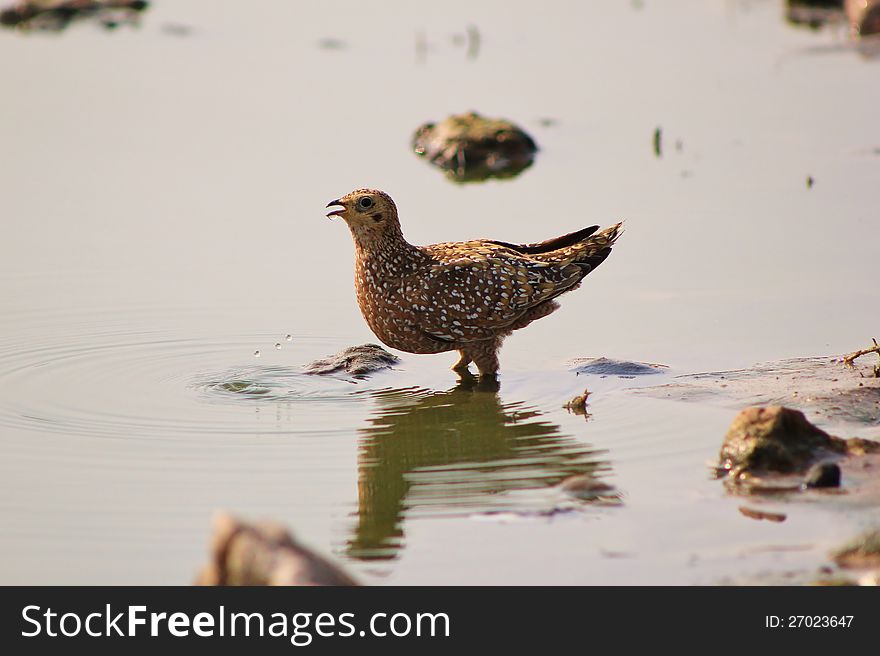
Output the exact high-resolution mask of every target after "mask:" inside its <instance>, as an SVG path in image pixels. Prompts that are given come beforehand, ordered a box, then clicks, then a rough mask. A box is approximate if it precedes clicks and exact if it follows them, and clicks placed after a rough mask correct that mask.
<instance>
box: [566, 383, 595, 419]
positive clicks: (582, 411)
mask: <svg viewBox="0 0 880 656" xmlns="http://www.w3.org/2000/svg"><path fill="white" fill-rule="evenodd" d="M589 398H590V390H588V389H585V390H584V393H583V394H578V395H577V396H576V397H574V398H573V399H572V400H571V401H568V402H567V403H566V404H565V405H564V406H562V407H563V408H565V409H566V410H568V411H569V412H571V413H572V414H575V415H582V416H584V417H589V416H590V413H589V412H587V399H589Z"/></svg>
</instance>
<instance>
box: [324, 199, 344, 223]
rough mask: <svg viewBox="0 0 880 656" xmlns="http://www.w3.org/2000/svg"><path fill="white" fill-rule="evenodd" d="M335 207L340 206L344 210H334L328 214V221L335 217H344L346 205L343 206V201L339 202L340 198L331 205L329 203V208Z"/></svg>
mask: <svg viewBox="0 0 880 656" xmlns="http://www.w3.org/2000/svg"><path fill="white" fill-rule="evenodd" d="M334 205H339V206H340V207H341V208H342V209H340V210H333V211H332V212H327V218H328V219H331V218H333V217H334V216H342V213H343V212H344V211H345V205H343V204H342V201H341V200H339V199H338V198H337V199H336V200H331V201H330V202H329V203H327V207H333V206H334Z"/></svg>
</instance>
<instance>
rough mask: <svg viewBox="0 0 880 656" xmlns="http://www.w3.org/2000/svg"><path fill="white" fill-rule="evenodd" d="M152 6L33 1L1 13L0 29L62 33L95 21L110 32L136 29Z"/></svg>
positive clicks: (116, 0)
mask: <svg viewBox="0 0 880 656" xmlns="http://www.w3.org/2000/svg"><path fill="white" fill-rule="evenodd" d="M149 6H150V3H149V2H146V1H145V0H104V1H103V2H101V1H97V0H58V1H53V0H49V1H46V0H43V1H40V2H38V1H36V0H32V1H29V2H16V3H15V4H13V5H11V6H8V7H6V8H4V9H3V10H2V11H0V25H3V26H4V27H11V28H15V29H18V30H20V31H23V32H32V31H45V32H62V31H64V30H66V29H67V28H68V27H69V26H70V25H71V24H72V23H74V22H79V21H92V22H95V23H98V24H99V25H101V26H102V27H104V28H105V29H108V30H112V29H115V28H117V27H119V26H120V25H137V24H138V22H139V21H140V16H141V14H142V13H143V12H144V11H146V10H147V9H148V8H149Z"/></svg>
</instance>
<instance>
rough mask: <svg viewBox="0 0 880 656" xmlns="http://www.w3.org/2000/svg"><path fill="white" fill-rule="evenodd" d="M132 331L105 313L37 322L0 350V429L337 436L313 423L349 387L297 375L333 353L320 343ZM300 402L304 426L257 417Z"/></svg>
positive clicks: (328, 426)
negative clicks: (316, 356)
mask: <svg viewBox="0 0 880 656" xmlns="http://www.w3.org/2000/svg"><path fill="white" fill-rule="evenodd" d="M78 319H79V320H78ZM19 320H20V318H19ZM132 323H135V322H132V321H131V317H130V316H128V317H127V319H126V324H125V325H124V326H122V325H120V324H118V323H116V322H115V321H114V319H113V316H112V315H111V314H108V313H103V314H102V313H99V314H97V315H96V316H95V317H94V318H93V320H92V321H87V320H82V317H66V318H65V320H64V322H63V324H60V325H64V326H65V330H64V332H61V331H59V330H57V329H53V328H52V327H51V326H47V325H46V322H42V323H40V324H39V325H37V326H36V327H35V328H34V330H33V331H31V332H30V340H29V342H28V343H27V344H23V343H21V341H19V340H14V339H9V338H7V339H3V340H0V389H2V395H0V426H5V427H9V428H14V429H33V430H40V431H53V432H61V433H65V434H71V435H89V436H95V437H107V438H113V437H124V438H126V439H129V438H137V437H149V438H150V439H162V438H164V437H168V436H171V435H176V434H181V433H183V434H205V433H208V434H217V433H234V434H247V433H255V432H258V433H260V434H265V433H267V432H268V433H297V432H310V433H315V432H321V431H324V430H327V431H336V430H338V428H337V426H338V421H327V422H324V421H323V419H324V418H329V417H332V416H334V415H335V418H336V419H338V414H339V410H338V407H339V405H340V404H339V402H340V401H345V403H352V402H353V403H358V402H359V399H358V398H356V397H354V398H353V397H352V396H351V392H352V388H353V387H354V386H353V384H352V382H351V381H348V380H345V379H341V378H331V377H316V376H309V375H306V374H303V373H302V372H301V365H302V363H304V362H306V361H308V360H309V358H310V357H311V356H312V355H313V353H321V354H323V353H324V352H327V351H332V350H333V349H335V348H336V345H335V344H330V343H329V342H328V341H327V340H323V339H314V338H308V337H303V338H296V339H295V340H293V341H292V342H291V343H284V348H282V349H275V348H272V345H273V344H274V343H276V342H277V339H278V336H277V335H269V334H251V335H247V334H238V335H231V336H230V335H225V336H219V337H218V336H217V335H216V333H217V332H218V331H214V333H213V334H204V335H202V336H181V335H180V334H175V331H173V330H171V329H164V330H144V331H135V330H132V329H131V325H132ZM21 334H22V333H21V332H19V335H21ZM259 348H262V357H260V358H256V357H254V351H255V349H259ZM303 401H307V402H308V404H309V408H310V411H309V420H308V422H302V421H284V420H283V418H282V420H281V421H275V422H266V421H262V420H261V419H260V417H259V412H260V410H261V408H262V407H265V406H266V405H267V404H270V405H275V406H278V407H279V408H283V407H285V406H289V405H290V404H294V403H297V402H303ZM320 401H332V402H333V404H332V405H333V406H336V407H335V408H333V409H331V407H330V406H329V405H324V406H322V405H321V404H320V403H318V402H320ZM322 407H323V408H325V409H324V410H322ZM342 407H345V405H343V406H342Z"/></svg>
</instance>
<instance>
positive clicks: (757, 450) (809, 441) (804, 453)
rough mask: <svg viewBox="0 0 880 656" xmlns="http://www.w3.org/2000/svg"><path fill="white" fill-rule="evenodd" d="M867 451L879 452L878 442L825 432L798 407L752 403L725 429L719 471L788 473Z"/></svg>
mask: <svg viewBox="0 0 880 656" xmlns="http://www.w3.org/2000/svg"><path fill="white" fill-rule="evenodd" d="M867 452H880V443H878V442H872V441H870V440H863V439H858V438H853V439H850V440H844V439H841V438H839V437H834V436H832V435H829V434H828V433H826V432H825V431H823V430H822V429H820V428H818V427H817V426H814V425H813V424H811V423H810V422H809V421H807V418H806V417H805V416H804V413H802V412H800V411H799V410H793V409H791V408H784V407H781V406H770V407H753V408H746V409H745V410H743V411H742V412H740V413H739V414H738V415H737V416H736V418H735V419H734V420H733V424H731V426H730V429H729V430H728V431H727V436H726V437H725V438H724V443H723V444H722V446H721V453H720V456H719V472H725V473H729V474H730V476H731V477H733V478H739V479H744V480H745V479H747V478H751V477H752V476H761V475H765V474H768V473H769V474H773V473H779V474H790V473H797V472H802V471H804V470H806V469H807V468H808V467H809V466H810V465H812V464H813V463H815V462H816V461H817V460H821V459H823V458H829V457H834V456H838V457H841V456H845V455H863V454H864V453H867Z"/></svg>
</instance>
